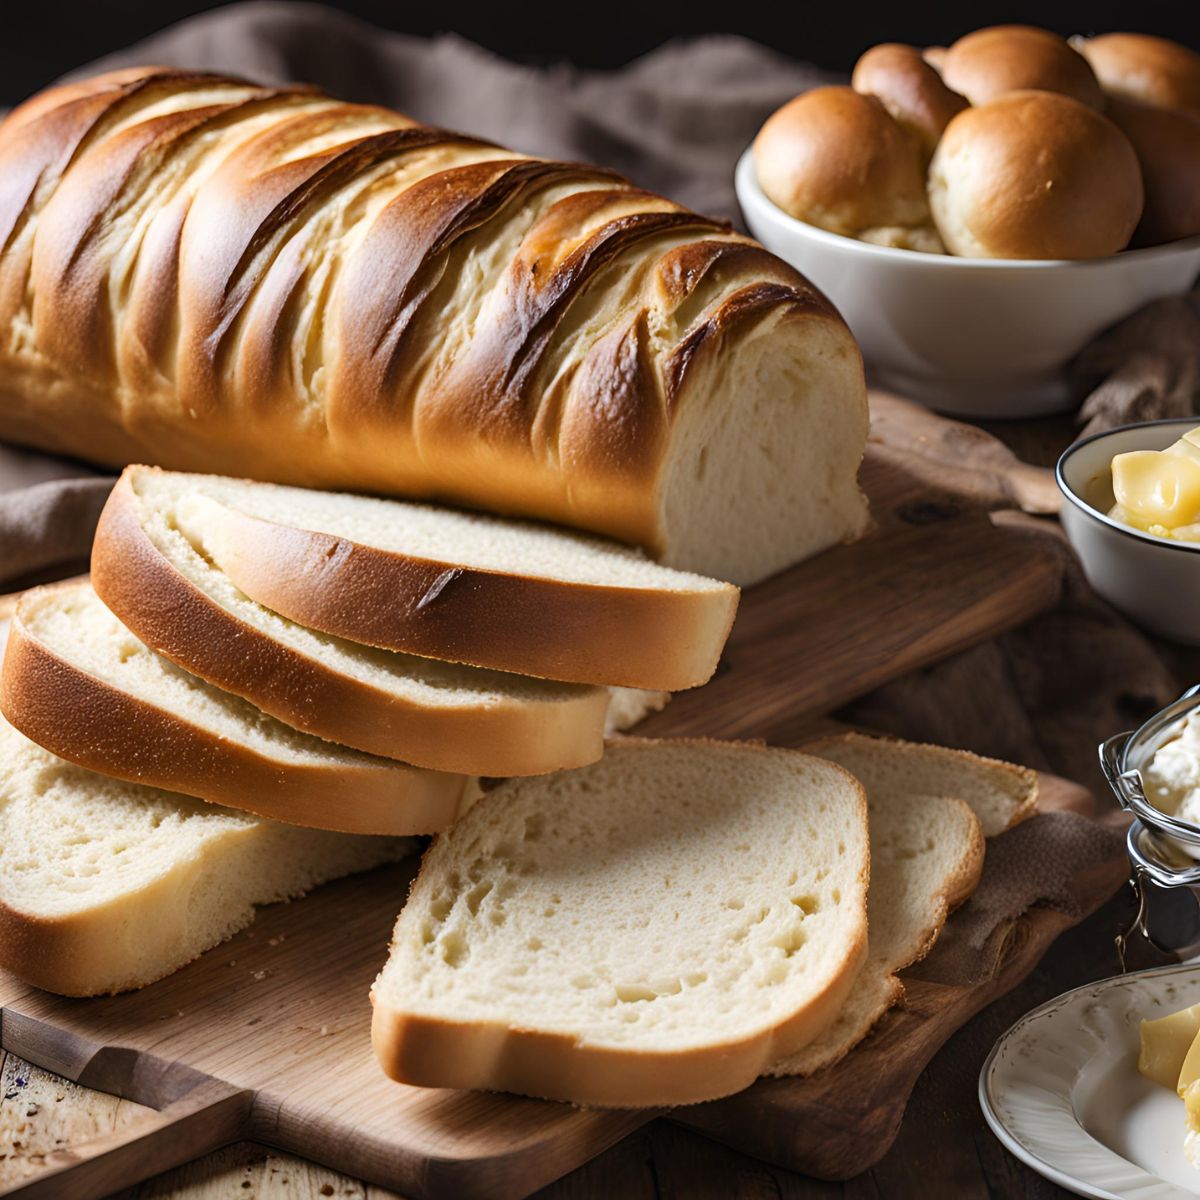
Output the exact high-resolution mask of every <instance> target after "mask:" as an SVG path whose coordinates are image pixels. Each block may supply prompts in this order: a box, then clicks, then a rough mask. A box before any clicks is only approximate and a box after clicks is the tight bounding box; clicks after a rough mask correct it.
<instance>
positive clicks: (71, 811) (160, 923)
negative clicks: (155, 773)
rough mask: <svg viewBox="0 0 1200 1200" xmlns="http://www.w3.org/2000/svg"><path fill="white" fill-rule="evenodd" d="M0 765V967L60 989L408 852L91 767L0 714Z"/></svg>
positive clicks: (156, 975)
mask: <svg viewBox="0 0 1200 1200" xmlns="http://www.w3.org/2000/svg"><path fill="white" fill-rule="evenodd" d="M0 762H3V764H4V767H3V771H0V967H3V968H4V970H6V971H11V972H12V973H13V974H14V975H17V976H19V977H20V978H21V979H24V980H25V981H26V982H28V983H31V984H33V985H35V986H36V987H41V988H45V989H46V990H47V991H51V992H59V993H61V994H62V995H65V996H94V995H99V994H101V993H107V992H120V991H125V990H127V989H129V988H137V987H143V986H144V985H146V984H148V983H153V982H154V981H155V980H156V979H161V978H162V977H163V976H164V975H169V974H170V973H171V972H172V971H175V970H177V969H178V968H179V967H182V966H184V965H185V964H186V963H188V962H190V961H191V960H192V959H194V958H196V957H197V956H198V955H200V954H202V953H203V952H204V951H205V950H207V949H209V947H211V946H215V945H217V943H219V942H222V941H224V940H225V939H226V938H228V937H231V936H232V935H233V934H234V933H236V932H237V931H238V930H239V929H242V928H243V927H244V926H246V925H248V924H249V923H250V922H251V921H252V920H253V919H254V908H255V906H256V905H259V904H270V903H272V902H273V901H276V900H285V899H287V898H289V897H292V896H299V895H300V894H301V893H303V892H305V891H307V890H308V889H309V888H312V887H315V886H316V885H317V884H319V883H323V882H325V881H326V880H328V879H334V878H336V877H337V876H339V875H346V874H349V873H351V872H354V871H365V870H367V869H368V868H369V867H374V866H377V865H379V864H380V863H384V862H393V861H396V860H398V859H400V858H403V857H404V856H405V855H406V854H409V853H411V852H413V851H414V850H415V848H416V847H415V843H413V842H411V841H410V840H408V839H406V838H382V837H354V836H351V835H347V834H340V833H325V832H321V831H318V830H313V829H299V828H297V827H295V826H291V825H280V824H277V823H276V822H274V821H264V820H261V819H259V818H256V817H250V816H247V815H246V814H244V813H238V812H233V811H231V810H229V809H227V808H218V807H216V806H215V805H212V804H204V803H201V802H200V801H197V800H192V799H189V798H188V797H186V796H179V795H173V794H171V793H170V792H162V791H158V790H156V789H153V788H147V787H139V786H137V785H134V784H129V783H122V782H119V781H117V780H115V779H109V778H106V777H104V776H102V775H96V774H93V773H92V772H91V771H86V770H84V769H83V768H82V767H77V766H74V765H72V764H71V763H67V762H64V761H63V760H62V759H60V758H56V757H55V756H54V755H53V754H50V753H49V752H47V751H46V750H43V749H42V748H41V747H40V746H36V745H34V743H33V742H31V741H29V739H28V738H25V737H23V736H22V735H21V734H20V733H18V732H17V730H15V729H14V728H13V727H12V726H11V725H9V724H8V722H7V721H5V720H3V718H0Z"/></svg>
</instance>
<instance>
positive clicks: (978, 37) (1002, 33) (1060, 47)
mask: <svg viewBox="0 0 1200 1200" xmlns="http://www.w3.org/2000/svg"><path fill="white" fill-rule="evenodd" d="M941 73H942V79H943V80H944V81H945V83H946V86H947V87H949V88H952V89H953V90H954V91H956V92H958V93H959V94H960V95H963V96H965V97H966V98H967V99H968V100H969V101H970V102H971V103H972V104H987V103H989V102H990V101H992V100H996V99H998V98H999V97H1000V96H1004V95H1007V94H1008V93H1009V92H1017V91H1025V90H1028V89H1036V90H1038V91H1043V92H1057V93H1059V94H1060V95H1063V96H1070V97H1071V98H1072V99H1073V100H1078V101H1079V103H1080V104H1086V105H1087V106H1088V107H1089V108H1094V109H1097V110H1102V109H1103V108H1104V94H1103V92H1101V90H1100V84H1099V82H1098V81H1097V79H1096V76H1095V75H1094V74H1093V73H1092V68H1091V67H1090V66H1089V65H1088V62H1087V60H1086V59H1085V58H1084V57H1083V56H1082V55H1081V54H1080V53H1079V52H1078V51H1077V50H1075V49H1073V48H1072V47H1071V46H1070V44H1069V43H1068V42H1067V41H1066V39H1065V38H1061V37H1059V36H1058V34H1056V33H1051V32H1050V31H1049V30H1048V29H1039V28H1037V27H1036V26H1033V25H993V26H990V27H988V28H986V29H977V30H975V31H974V32H973V33H968V34H966V35H964V36H963V37H961V38H959V39H958V41H957V42H955V43H954V44H953V45H952V46H950V47H949V49H948V50H947V51H946V54H945V57H944V58H943V60H942V65H941Z"/></svg>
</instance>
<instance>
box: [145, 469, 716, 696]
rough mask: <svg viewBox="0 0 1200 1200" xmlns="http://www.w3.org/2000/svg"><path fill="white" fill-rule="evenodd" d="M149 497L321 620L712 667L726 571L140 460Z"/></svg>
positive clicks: (270, 602) (659, 684)
mask: <svg viewBox="0 0 1200 1200" xmlns="http://www.w3.org/2000/svg"><path fill="white" fill-rule="evenodd" d="M124 478H125V481H126V483H127V484H128V489H129V491H130V492H131V493H132V494H133V495H134V496H135V497H137V498H138V501H139V503H140V504H142V505H144V506H145V509H146V510H151V511H155V510H156V511H157V512H158V514H159V518H158V519H159V520H161V521H163V522H165V523H166V524H168V525H169V526H173V527H174V528H177V529H178V530H179V531H180V532H181V533H182V534H183V536H184V537H186V538H187V540H188V541H190V542H191V543H192V545H193V546H195V547H196V548H197V549H199V550H200V552H201V553H202V554H204V555H205V556H206V557H207V558H208V559H209V560H210V561H212V562H213V563H215V564H216V565H217V566H218V567H219V568H220V569H221V570H222V571H223V572H225V574H226V575H227V576H228V577H229V579H230V580H231V581H232V582H233V584H234V585H235V586H236V587H237V588H238V589H239V590H240V591H242V592H243V593H244V594H245V595H247V596H250V597H251V598H253V599H254V600H257V601H258V602H259V603H260V604H264V605H266V606H267V607H268V608H270V609H273V610H274V611H275V612H277V613H280V614H282V615H283V616H285V617H288V618H290V619H291V620H292V621H296V622H299V623H300V624H302V625H305V626H307V627H309V628H310V629H319V630H321V631H322V632H324V633H329V634H333V635H335V636H337V637H341V638H346V639H347V640H349V641H354V642H360V643H363V644H365V645H369V646H379V647H384V648H387V649H391V650H400V651H405V652H407V653H410V654H417V655H421V656H423V657H427V658H437V659H442V660H445V661H448V662H460V663H469V664H471V665H473V666H477V667H489V668H493V669H495V670H500V671H512V672H517V673H519V674H522V675H533V676H537V677H539V678H544V679H560V680H567V681H570V682H575V683H603V684H613V685H623V686H627V687H639V688H649V689H661V690H666V691H675V690H679V689H681V688H689V687H694V686H696V685H698V684H701V683H704V682H705V681H706V680H707V679H708V678H709V677H710V676H711V675H712V673H713V671H714V670H715V669H716V666H717V660H718V658H719V657H720V653H721V649H722V647H723V646H724V644H725V639H726V637H728V635H729V629H730V626H731V625H732V623H733V617H734V612H735V610H736V608H737V599H738V591H737V588H735V587H733V586H732V585H731V584H727V583H720V582H718V581H716V580H713V579H706V578H704V577H703V576H700V575H691V574H688V573H686V572H683V571H676V570H672V569H671V568H669V567H663V566H660V565H658V564H657V563H654V562H651V561H650V560H649V559H648V558H646V557H645V556H644V555H642V554H641V553H640V552H639V551H636V550H631V549H629V548H628V547H625V546H620V545H618V544H616V543H613V542H606V541H602V540H600V539H598V538H593V537H589V536H585V535H583V534H577V533H570V532H568V531H566V530H559V529H554V528H552V527H550V526H543V525H534V524H530V523H528V522H518V521H509V520H504V519H503V518H499V517H490V516H481V515H478V514H469V513H464V512H458V511H455V510H452V509H439V508H431V507H428V506H425V505H419V504H407V503H404V502H401V501H395V500H375V499H371V498H368V497H364V496H350V495H339V494H336V493H329V492H317V491H311V490H309V489H306V488H293V487H279V486H275V485H272V484H263V483H249V482H245V481H241V480H233V479H226V478H223V477H220V476H213V475H185V474H178V473H173V472H164V471H158V470H154V469H152V468H148V467H130V468H128V469H127V470H126V473H125V476H124Z"/></svg>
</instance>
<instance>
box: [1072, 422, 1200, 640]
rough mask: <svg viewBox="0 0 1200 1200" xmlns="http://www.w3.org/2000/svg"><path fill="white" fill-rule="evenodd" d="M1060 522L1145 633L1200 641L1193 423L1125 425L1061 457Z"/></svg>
mask: <svg viewBox="0 0 1200 1200" xmlns="http://www.w3.org/2000/svg"><path fill="white" fill-rule="evenodd" d="M1056 479H1057V481H1058V487H1059V490H1060V491H1061V492H1062V495H1063V499H1064V500H1065V501H1066V503H1064V505H1063V510H1062V523H1063V528H1064V529H1065V530H1066V534H1067V537H1068V539H1069V540H1070V542H1071V545H1072V546H1073V547H1074V549H1075V552H1076V554H1077V555H1078V556H1079V559H1080V562H1081V563H1082V565H1083V570H1084V573H1085V574H1086V575H1087V578H1088V582H1089V583H1091V585H1092V587H1093V588H1095V590H1096V591H1097V592H1099V593H1100V595H1101V596H1103V597H1104V599H1106V600H1107V601H1108V602H1109V603H1110V604H1112V605H1113V606H1114V607H1116V608H1118V609H1120V610H1121V611H1122V612H1123V613H1125V614H1126V615H1127V616H1129V617H1131V618H1132V619H1133V620H1134V621H1136V622H1137V623H1138V624H1139V625H1141V626H1143V627H1144V628H1145V629H1147V630H1149V631H1150V632H1152V633H1156V634H1159V635H1160V636H1162V637H1166V638H1169V639H1171V640H1172V641H1176V642H1182V643H1184V644H1186V645H1192V646H1195V645H1200V429H1198V428H1197V421H1196V418H1195V417H1184V418H1180V419H1172V420H1166V421H1147V422H1144V423H1142V424H1138V425H1125V426H1122V427H1121V428H1119V429H1111V430H1108V431H1106V432H1104V433H1100V434H1096V435H1095V436H1094V437H1090V438H1085V439H1083V440H1082V441H1079V442H1076V443H1075V444H1074V445H1073V446H1071V447H1069V448H1068V449H1067V451H1066V452H1065V453H1064V454H1063V456H1062V457H1061V458H1060V459H1059V461H1058V468H1057V471H1056Z"/></svg>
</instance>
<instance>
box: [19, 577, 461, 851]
mask: <svg viewBox="0 0 1200 1200" xmlns="http://www.w3.org/2000/svg"><path fill="white" fill-rule="evenodd" d="M30 595H36V593H30ZM0 711H2V712H3V713H4V716H5V717H6V718H7V719H8V721H9V723H10V724H12V725H13V726H15V727H16V728H17V729H19V730H20V731H21V732H22V733H23V734H25V736H26V737H28V738H29V739H30V740H31V741H34V742H36V743H37V744H38V745H40V746H43V747H44V748H45V749H47V750H49V751H50V752H51V753H53V754H57V755H58V756H59V757H60V758H65V759H66V760H67V761H68V762H73V763H76V764H78V765H79V766H82V767H87V768H88V769H89V770H92V771H97V772H99V773H100V774H102V775H109V776H112V777H114V778H116V779H124V780H127V781H128V782H130V783H140V784H146V785H149V786H151V787H157V788H162V789H164V790H166V791H174V792H182V793H184V794H185V795H189V796H196V797H198V798H199V799H201V800H207V801H209V802H211V803H213V804H223V805H226V806H227V807H229V808H237V809H241V810H242V811H244V812H250V813H254V814H255V815H256V816H261V817H270V818H272V819H273V820H277V821H284V822H287V823H289V824H292V825H305V826H308V827H310V828H313V829H330V830H336V831H339V832H343V833H378V834H389V835H408V834H417V833H433V832H436V831H437V830H439V829H444V828H446V827H447V826H448V825H450V824H452V823H453V821H454V819H455V818H456V816H457V815H458V812H459V810H460V808H461V807H462V803H463V799H464V796H465V795H466V792H467V788H468V785H469V780H468V779H467V778H466V777H465V776H461V775H451V774H444V773H441V772H433V771H423V770H421V769H419V768H416V767H409V766H407V765H405V764H402V763H393V762H388V761H386V760H382V759H376V760H374V761H368V762H365V763H364V764H363V765H362V766H348V765H346V766H343V765H335V764H330V765H329V766H328V767H307V766H299V765H294V764H287V763H283V762H279V761H272V760H270V759H268V758H266V757H265V756H263V755H261V754H259V753H257V752H256V751H255V750H253V749H251V748H250V747H247V746H241V745H239V744H237V743H236V742H233V741H231V740H229V739H227V738H221V737H218V736H216V735H215V734H212V733H210V732H208V731H207V730H205V729H202V728H200V727H199V726H197V725H193V724H192V723H190V722H189V721H187V720H186V719H184V718H183V717H179V716H176V715H174V714H172V713H168V712H165V711H164V710H162V709H159V708H156V707H153V706H151V705H149V704H147V703H145V702H143V701H141V700H138V699H137V698H136V697H134V696H130V695H128V694H126V693H125V692H122V691H121V690H120V689H118V688H115V687H113V686H112V685H110V684H108V683H105V682H103V681H102V680H100V679H97V678H95V677H94V676H92V675H89V674H88V673H86V672H85V671H84V670H82V669H81V668H79V667H78V666H76V665H75V664H73V663H70V662H67V661H66V660H65V659H63V658H61V657H59V656H58V655H57V654H55V653H54V652H53V651H52V650H50V649H48V648H47V647H46V646H45V645H43V644H42V643H41V642H39V641H38V640H37V639H36V637H34V636H33V635H32V634H31V633H30V632H29V631H28V630H27V629H26V627H25V626H24V624H23V622H22V620H21V609H20V607H18V610H17V614H16V616H15V617H14V618H13V622H12V626H11V628H10V631H9V636H8V645H7V648H6V651H5V656H4V668H3V673H2V674H0Z"/></svg>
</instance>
